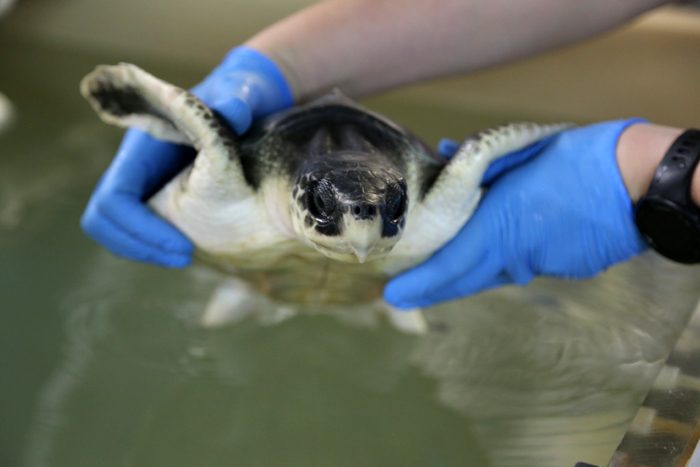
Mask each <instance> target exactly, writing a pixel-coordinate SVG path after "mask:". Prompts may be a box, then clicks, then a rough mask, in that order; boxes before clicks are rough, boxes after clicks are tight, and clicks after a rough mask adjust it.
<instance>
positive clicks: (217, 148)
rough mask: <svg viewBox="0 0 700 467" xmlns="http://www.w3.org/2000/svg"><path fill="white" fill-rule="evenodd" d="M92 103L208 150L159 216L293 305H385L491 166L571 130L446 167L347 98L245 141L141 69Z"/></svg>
mask: <svg viewBox="0 0 700 467" xmlns="http://www.w3.org/2000/svg"><path fill="white" fill-rule="evenodd" d="M81 91H82V93H83V95H84V96H85V97H86V98H87V99H88V100H89V101H90V103H91V104H92V105H93V107H94V108H95V109H96V111H97V112H98V114H99V115H100V116H101V117H102V118H103V119H104V120H105V121H107V122H110V123H114V124H117V125H120V126H133V127H137V128H140V129H143V130H145V131H149V132H150V133H151V134H153V135H154V136H155V137H158V138H161V139H165V140H168V141H173V142H177V143H186V144H191V145H193V146H194V147H195V148H196V149H197V150H198V156H197V158H196V159H195V161H194V163H193V164H192V166H190V167H188V168H187V169H185V170H183V171H182V173H180V174H179V175H178V176H177V177H176V178H175V179H173V180H172V181H171V182H170V183H169V184H168V185H166V186H165V187H164V188H163V189H162V190H161V191H160V192H159V193H157V194H156V195H155V196H154V197H153V198H152V199H151V201H150V203H151V205H152V207H153V208H154V209H155V210H156V211H157V212H158V213H159V214H160V215H161V216H163V217H165V218H166V219H168V220H169V221H170V222H172V223H173V224H174V225H176V226H177V227H178V228H179V229H181V230H182V231H183V232H184V233H185V234H186V235H187V236H188V237H189V238H190V239H191V240H192V241H193V243H194V244H195V245H196V247H197V257H198V258H200V259H201V260H202V261H203V262H205V263H208V264H210V265H212V266H214V267H216V268H218V269H221V270H224V271H226V272H229V273H231V274H233V275H235V276H238V277H241V278H243V279H244V280H246V281H247V282H248V283H249V284H251V285H252V286H253V287H254V288H255V289H257V290H258V291H259V292H262V293H264V294H265V295H268V296H270V297H272V298H273V299H275V300H278V301H282V302H292V303H357V302H360V301H371V300H376V299H377V298H379V297H380V296H381V291H382V288H383V285H384V283H385V282H386V280H387V279H388V278H389V277H390V276H391V275H393V274H396V273H397V272H400V271H402V270H404V269H406V268H408V267H411V266H413V265H416V264H418V263H420V262H422V261H423V260H424V259H426V258H427V257H428V256H429V255H430V254H431V253H433V252H434V251H436V250H437V249H438V248H440V247H441V246H442V245H443V244H444V243H445V242H447V241H448V240H449V239H450V238H452V237H453V236H454V235H455V234H456V233H457V232H458V231H459V229H460V228H461V226H462V225H463V224H464V223H465V222H466V221H467V219H468V218H469V217H470V216H471V213H472V212H473V210H474V208H475V207H476V205H477V202H478V200H479V197H480V194H481V190H480V187H479V186H480V182H481V178H482V175H483V173H484V171H485V170H486V168H487V167H488V165H489V163H490V162H491V161H492V160H494V159H495V158H497V157H500V156H501V155H504V154H506V153H508V152H511V151H513V150H515V149H518V148H521V147H524V146H526V145H528V144H531V143H533V142H534V141H536V140H538V139H541V138H543V137H546V136H549V135H551V134H554V133H556V132H558V131H560V130H561V129H562V128H564V126H563V125H535V124H511V125H506V126H503V127H500V128H498V129H493V130H487V131H485V132H482V133H480V134H478V135H476V136H475V137H473V138H470V139H468V140H467V141H465V142H464V144H462V146H461V147H460V148H459V150H458V151H457V153H456V154H455V156H454V157H453V158H452V159H451V160H450V161H449V162H445V161H443V160H441V159H440V158H438V157H437V156H435V155H434V154H433V152H432V151H431V150H430V149H429V148H428V147H427V146H426V145H425V144H423V143H422V142H421V141H420V140H419V139H418V138H416V137H415V136H414V135H412V134H411V133H410V132H408V131H406V130H404V129H402V128H400V127H399V126H397V125H396V124H394V123H392V122H390V121H389V120H387V119H386V118H383V117H381V116H379V115H377V114H374V113H372V112H369V111H367V110H365V109H363V108H361V107H360V106H358V105H357V104H356V103H354V102H353V101H351V100H350V99H348V98H346V97H344V96H342V95H341V94H340V93H337V92H335V93H332V94H330V95H327V96H325V97H322V98H320V99H318V100H316V101H313V102H311V103H309V104H306V105H302V106H298V107H295V108H292V109H290V110H287V111H284V112H280V113H278V114H275V115H273V116H271V117H268V118H267V119H265V120H263V121H261V122H259V123H258V124H256V126H254V127H253V129H251V131H249V132H248V133H246V134H245V135H244V136H242V137H238V136H236V135H235V134H234V133H233V132H232V130H230V129H229V128H228V127H227V125H226V124H225V123H224V122H223V121H221V120H220V119H219V118H218V116H217V115H216V114H215V113H213V112H212V111H211V110H210V109H209V108H207V107H206V106H205V105H204V104H202V103H201V102H200V101H199V100H198V99H197V98H196V97H194V96H193V95H192V94H190V93H189V92H187V91H184V90H182V89H179V88H176V87H174V86H172V85H169V84H167V83H164V82H163V81H160V80H158V79H157V78H155V77H153V76H151V75H149V74H148V73H146V72H144V71H143V70H141V69H139V68H137V67H135V66H133V65H129V64H120V65H117V66H111V67H98V68H97V69H96V70H95V71H94V72H93V73H91V74H90V75H88V76H87V77H86V78H85V79H84V80H83V83H82V85H81Z"/></svg>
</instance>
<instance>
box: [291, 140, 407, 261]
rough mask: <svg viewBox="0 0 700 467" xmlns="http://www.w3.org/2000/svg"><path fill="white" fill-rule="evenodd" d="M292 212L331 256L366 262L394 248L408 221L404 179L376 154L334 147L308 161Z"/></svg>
mask: <svg viewBox="0 0 700 467" xmlns="http://www.w3.org/2000/svg"><path fill="white" fill-rule="evenodd" d="M292 194H293V197H292V206H291V214H292V215H291V217H292V225H293V226H294V229H295V231H296V233H297V235H299V236H300V237H301V238H302V239H304V240H305V241H306V243H310V244H311V245H312V246H313V247H314V248H316V249H317V250H318V251H320V252H321V253H323V254H324V255H326V256H328V257H329V258H332V259H336V260H340V261H346V262H360V263H364V262H365V261H369V260H372V259H377V258H380V257H382V256H385V255H386V254H388V253H389V251H391V249H392V248H393V246H394V245H395V244H396V242H397V241H398V240H399V238H401V233H402V231H403V227H404V224H405V221H406V212H407V209H408V197H407V195H406V182H405V180H404V178H403V176H402V175H401V172H400V171H399V170H398V168H397V167H396V166H395V165H394V164H392V163H391V162H390V161H388V160H385V159H384V158H381V157H377V155H376V154H367V153H358V152H352V151H336V152H331V153H328V154H324V155H323V156H319V157H315V158H312V159H310V160H308V161H306V162H305V163H304V164H303V165H302V166H301V168H300V169H299V173H298V175H297V178H296V182H295V184H294V188H293V192H292Z"/></svg>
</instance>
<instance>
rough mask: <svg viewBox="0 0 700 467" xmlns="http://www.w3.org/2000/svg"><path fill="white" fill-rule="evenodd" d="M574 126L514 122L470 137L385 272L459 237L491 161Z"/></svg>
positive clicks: (410, 220) (430, 194)
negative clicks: (456, 236)
mask: <svg viewBox="0 0 700 467" xmlns="http://www.w3.org/2000/svg"><path fill="white" fill-rule="evenodd" d="M570 126H571V125H570V124H565V123H562V124H552V125H539V124H535V123H511V124H508V125H503V126H500V127H498V128H494V129H488V130H484V131H482V132H480V133H478V134H476V135H475V136H473V137H471V138H468V139H467V140H466V141H465V142H464V143H462V145H461V146H460V147H459V149H458V150H457V152H456V153H455V155H454V156H453V157H452V159H451V160H450V161H449V162H448V164H447V165H446V166H445V167H444V168H443V169H442V171H441V172H440V174H439V175H438V177H437V179H436V180H435V182H434V183H433V185H432V186H431V187H430V189H429V190H428V192H427V193H426V195H425V198H424V199H423V201H422V202H421V203H419V204H418V206H417V207H416V208H415V209H414V211H413V212H411V214H410V216H409V217H408V220H407V223H406V227H405V231H404V235H403V238H402V239H401V240H400V241H399V243H398V244H397V245H396V247H395V248H394V250H393V251H392V252H391V255H390V257H389V258H387V260H386V266H385V270H386V271H387V272H388V273H390V274H395V273H397V272H399V271H401V270H404V269H407V268H409V267H411V266H414V265H416V264H419V263H421V262H422V261H424V260H425V259H427V258H428V256H430V255H431V254H432V253H433V252H435V251H436V250H438V249H439V248H440V247H441V246H442V245H444V244H445V243H447V242H448V241H449V240H450V239H452V238H453V237H454V236H455V235H456V234H457V232H459V230H460V229H461V228H462V226H463V225H464V223H465V222H467V220H468V219H469V218H470V217H471V216H472V214H473V212H474V210H475V209H476V207H477V205H478V202H479V199H480V198H481V180H482V178H483V176H484V173H485V172H486V169H487V168H488V167H489V165H490V164H491V162H493V161H494V160H496V159H498V158H499V157H503V156H505V155H508V154H510V153H511V152H513V151H516V150H518V149H523V148H525V147H527V146H529V145H531V144H533V143H535V142H537V141H539V140H541V139H544V138H547V137H549V136H552V135H554V134H556V133H559V132H560V131H562V130H564V129H566V128H568V127H570Z"/></svg>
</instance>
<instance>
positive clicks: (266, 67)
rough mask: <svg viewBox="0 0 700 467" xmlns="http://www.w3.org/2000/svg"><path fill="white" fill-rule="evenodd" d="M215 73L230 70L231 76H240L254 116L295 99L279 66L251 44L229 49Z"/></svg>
mask: <svg viewBox="0 0 700 467" xmlns="http://www.w3.org/2000/svg"><path fill="white" fill-rule="evenodd" d="M214 73H223V74H229V73H230V77H231V78H238V79H242V80H243V81H244V82H245V83H246V84H247V86H246V87H247V89H245V92H247V93H248V95H247V96H245V100H246V101H248V103H249V104H250V106H251V108H252V109H253V114H254V116H255V117H261V116H264V115H268V114H270V113H273V112H276V111H278V110H280V109H284V108H287V107H290V106H291V105H292V104H293V103H294V96H293V95H292V89H291V87H290V86H289V83H288V82H287V79H286V78H285V76H284V73H283V72H282V70H281V69H280V67H279V66H278V65H277V64H276V63H275V62H274V61H273V60H272V59H270V58H269V57H267V56H266V55H265V54H263V53H262V52H259V51H257V50H255V49H253V48H251V47H248V46H245V45H243V46H239V47H236V48H234V49H232V50H231V51H230V52H229V53H228V54H227V55H226V57H224V59H223V61H222V62H221V64H220V65H219V66H218V67H217V68H216V70H214ZM241 97H243V96H241Z"/></svg>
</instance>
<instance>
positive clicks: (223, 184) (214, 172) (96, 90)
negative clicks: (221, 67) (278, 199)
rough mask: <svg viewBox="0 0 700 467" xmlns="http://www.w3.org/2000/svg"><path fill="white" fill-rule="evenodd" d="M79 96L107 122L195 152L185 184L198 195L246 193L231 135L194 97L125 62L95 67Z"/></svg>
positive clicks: (235, 142)
mask: <svg viewBox="0 0 700 467" xmlns="http://www.w3.org/2000/svg"><path fill="white" fill-rule="evenodd" d="M80 92H81V94H82V95H83V97H85V98H86V99H87V100H88V101H89V102H90V104H91V105H92V107H93V108H94V109H95V111H96V112H97V114H98V115H99V116H100V117H101V118H102V120H104V121H105V122H107V123H111V124H113V125H117V126H121V127H133V128H137V129H139V130H142V131H146V132H148V133H150V134H151V135H152V136H154V137H155V138H158V139H162V140H166V141H170V142H174V143H181V144H188V145H191V146H194V148H195V149H197V151H198V153H199V154H198V156H197V159H196V160H195V164H194V169H193V171H192V173H191V175H190V177H189V181H188V184H190V185H193V186H194V187H195V188H196V189H197V188H198V190H197V191H198V192H200V193H201V194H206V193H207V192H212V193H215V194H216V196H221V195H222V194H229V195H233V196H238V197H242V196H246V195H249V194H250V193H249V190H248V188H249V187H248V184H247V182H246V180H245V177H244V175H243V171H242V168H241V163H240V159H239V157H238V153H237V137H236V135H235V133H234V132H233V131H232V130H231V129H230V128H229V127H228V126H227V125H226V124H225V123H224V122H223V121H222V120H221V119H220V118H219V117H218V115H216V114H215V113H214V112H213V111H212V110H211V109H210V108H209V107H207V106H206V105H205V104H204V103H202V102H201V101H200V100H199V99H198V98H197V97H195V96H194V95H193V94H192V93H190V92H188V91H186V90H184V89H181V88H178V87H176V86H173V85H171V84H168V83H166V82H164V81H162V80H160V79H158V78H156V77H155V76H153V75H151V74H149V73H147V72H145V71H143V70H142V69H140V68H139V67H137V66H135V65H131V64H128V63H120V64H119V65H113V66H105V65H101V66H98V67H97V68H96V69H95V70H94V71H93V72H91V73H90V74H88V75H87V76H85V78H83V80H82V82H81V83H80Z"/></svg>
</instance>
